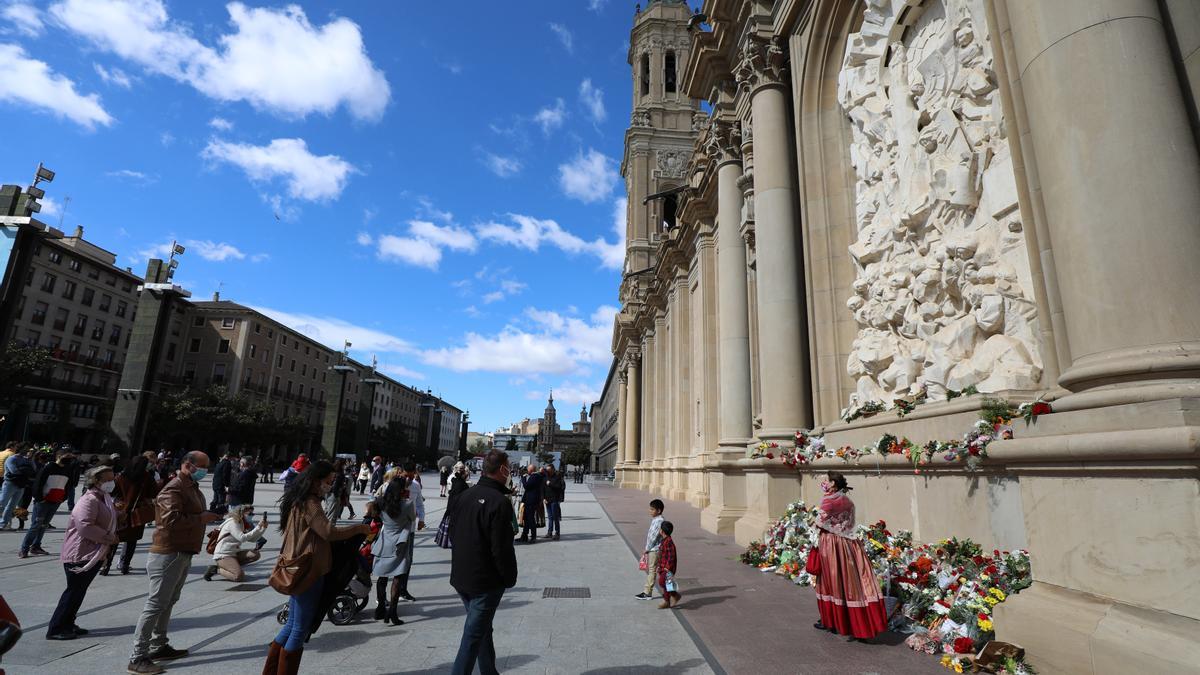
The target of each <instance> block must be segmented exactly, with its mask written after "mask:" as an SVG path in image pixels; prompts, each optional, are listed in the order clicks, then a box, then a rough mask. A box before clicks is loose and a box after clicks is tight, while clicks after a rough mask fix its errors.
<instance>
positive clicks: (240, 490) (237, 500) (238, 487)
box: [229, 468, 258, 506]
mask: <svg viewBox="0 0 1200 675" xmlns="http://www.w3.org/2000/svg"><path fill="white" fill-rule="evenodd" d="M257 482H258V472H257V471H255V470H254V469H253V468H251V469H242V470H241V471H239V472H238V475H237V477H235V478H234V479H233V483H231V484H230V485H229V503H230V506H236V505H238V504H253V503H254V486H255V484H256V483H257Z"/></svg>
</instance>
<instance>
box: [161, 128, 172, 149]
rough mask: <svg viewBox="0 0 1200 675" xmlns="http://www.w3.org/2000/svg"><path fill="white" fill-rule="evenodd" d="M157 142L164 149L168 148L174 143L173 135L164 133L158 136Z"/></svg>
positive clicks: (167, 132)
mask: <svg viewBox="0 0 1200 675" xmlns="http://www.w3.org/2000/svg"><path fill="white" fill-rule="evenodd" d="M158 142H159V143H161V144H162V146H163V147H164V148H169V147H171V144H172V143H174V142H175V135H174V134H172V133H171V132H169V131H164V132H162V133H161V134H159V135H158Z"/></svg>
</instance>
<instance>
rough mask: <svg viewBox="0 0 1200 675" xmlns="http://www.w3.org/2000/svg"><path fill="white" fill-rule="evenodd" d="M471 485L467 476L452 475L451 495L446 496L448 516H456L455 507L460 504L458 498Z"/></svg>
mask: <svg viewBox="0 0 1200 675" xmlns="http://www.w3.org/2000/svg"><path fill="white" fill-rule="evenodd" d="M470 487H471V486H470V484H469V483H467V479H466V478H460V477H459V476H458V475H457V474H456V475H454V476H451V477H450V495H449V496H448V497H447V498H446V515H447V516H450V517H451V518H453V517H454V508H455V507H456V506H457V504H458V498H459V497H460V496H461V495H462V493H464V492H466V491H467V490H468V489H469V488H470Z"/></svg>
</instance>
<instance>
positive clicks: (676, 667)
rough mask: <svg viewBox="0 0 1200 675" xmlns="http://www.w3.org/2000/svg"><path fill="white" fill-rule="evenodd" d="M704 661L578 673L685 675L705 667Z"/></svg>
mask: <svg viewBox="0 0 1200 675" xmlns="http://www.w3.org/2000/svg"><path fill="white" fill-rule="evenodd" d="M706 665H707V663H706V662H705V661H704V659H688V660H686V661H680V662H678V663H668V664H667V665H665V666H651V665H645V666H619V667H616V668H593V669H591V670H584V671H580V673H581V675H618V674H620V675H630V674H631V673H639V674H640V673H644V674H645V675H650V674H651V673H654V674H662V675H666V674H667V673H686V672H688V671H689V670H692V669H695V668H701V667H704V666H706Z"/></svg>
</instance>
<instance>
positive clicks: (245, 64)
mask: <svg viewBox="0 0 1200 675" xmlns="http://www.w3.org/2000/svg"><path fill="white" fill-rule="evenodd" d="M226 9H227V10H228V12H229V23H230V25H231V28H232V31H231V32H228V33H225V34H223V35H221V36H220V37H219V38H217V40H216V42H217V46H216V47H213V46H209V45H205V44H203V43H201V42H200V41H199V40H198V39H196V38H195V37H193V35H192V33H191V31H190V30H189V29H188V27H187V26H185V25H183V24H180V23H179V22H176V21H174V20H172V19H171V18H170V17H169V16H168V13H167V8H166V6H165V5H164V3H163V2H162V0H61V1H59V2H55V3H54V4H53V5H51V7H50V14H51V16H53V17H54V19H55V20H56V21H57V22H58V23H59V24H61V25H62V26H63V27H65V28H67V29H68V30H70V31H72V32H74V33H75V34H77V35H79V36H80V37H82V38H84V39H86V40H88V41H89V42H91V44H92V45H93V46H94V47H96V48H98V49H102V50H105V51H108V52H112V53H114V54H116V55H118V56H120V57H122V58H124V59H126V60H128V61H131V62H133V63H136V64H138V65H140V66H142V67H143V68H145V69H146V70H147V71H149V72H152V73H157V74H160V75H165V76H167V77H170V78H173V79H175V80H178V81H180V82H185V83H187V84H189V85H191V86H192V87H195V88H196V89H197V90H198V91H200V92H201V93H203V94H205V95H206V96H209V97H211V98H214V99H217V100H219V101H246V102H248V103H250V104H251V105H253V106H255V107H256V108H261V109H264V110H268V111H271V112H273V113H276V114H278V115H282V116H285V117H303V116H305V115H308V114H309V113H313V112H319V113H323V114H327V115H328V114H330V113H332V112H333V111H334V110H336V109H337V108H338V107H341V106H345V107H346V108H347V109H348V110H349V111H350V113H351V114H352V115H353V116H355V117H356V118H359V119H366V120H377V119H379V118H380V117H381V116H382V115H383V111H384V109H385V108H386V107H387V104H388V101H389V100H390V99H391V89H390V87H389V86H388V83H387V79H386V78H385V77H384V74H383V72H382V71H381V70H379V69H378V68H376V67H375V64H374V63H372V61H371V59H370V57H368V56H367V53H366V49H365V46H364V44H363V39H362V33H361V32H360V30H359V27H358V25H357V24H355V23H354V22H352V21H350V20H349V19H345V18H333V19H331V20H330V21H329V23H326V24H325V25H322V26H314V25H313V24H312V23H310V22H309V20H308V17H307V16H306V15H305V13H304V10H303V9H301V8H300V7H299V6H298V5H287V6H285V7H283V8H280V9H273V8H250V7H247V6H246V5H244V4H242V3H240V2H230V3H229V4H228V5H226Z"/></svg>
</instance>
